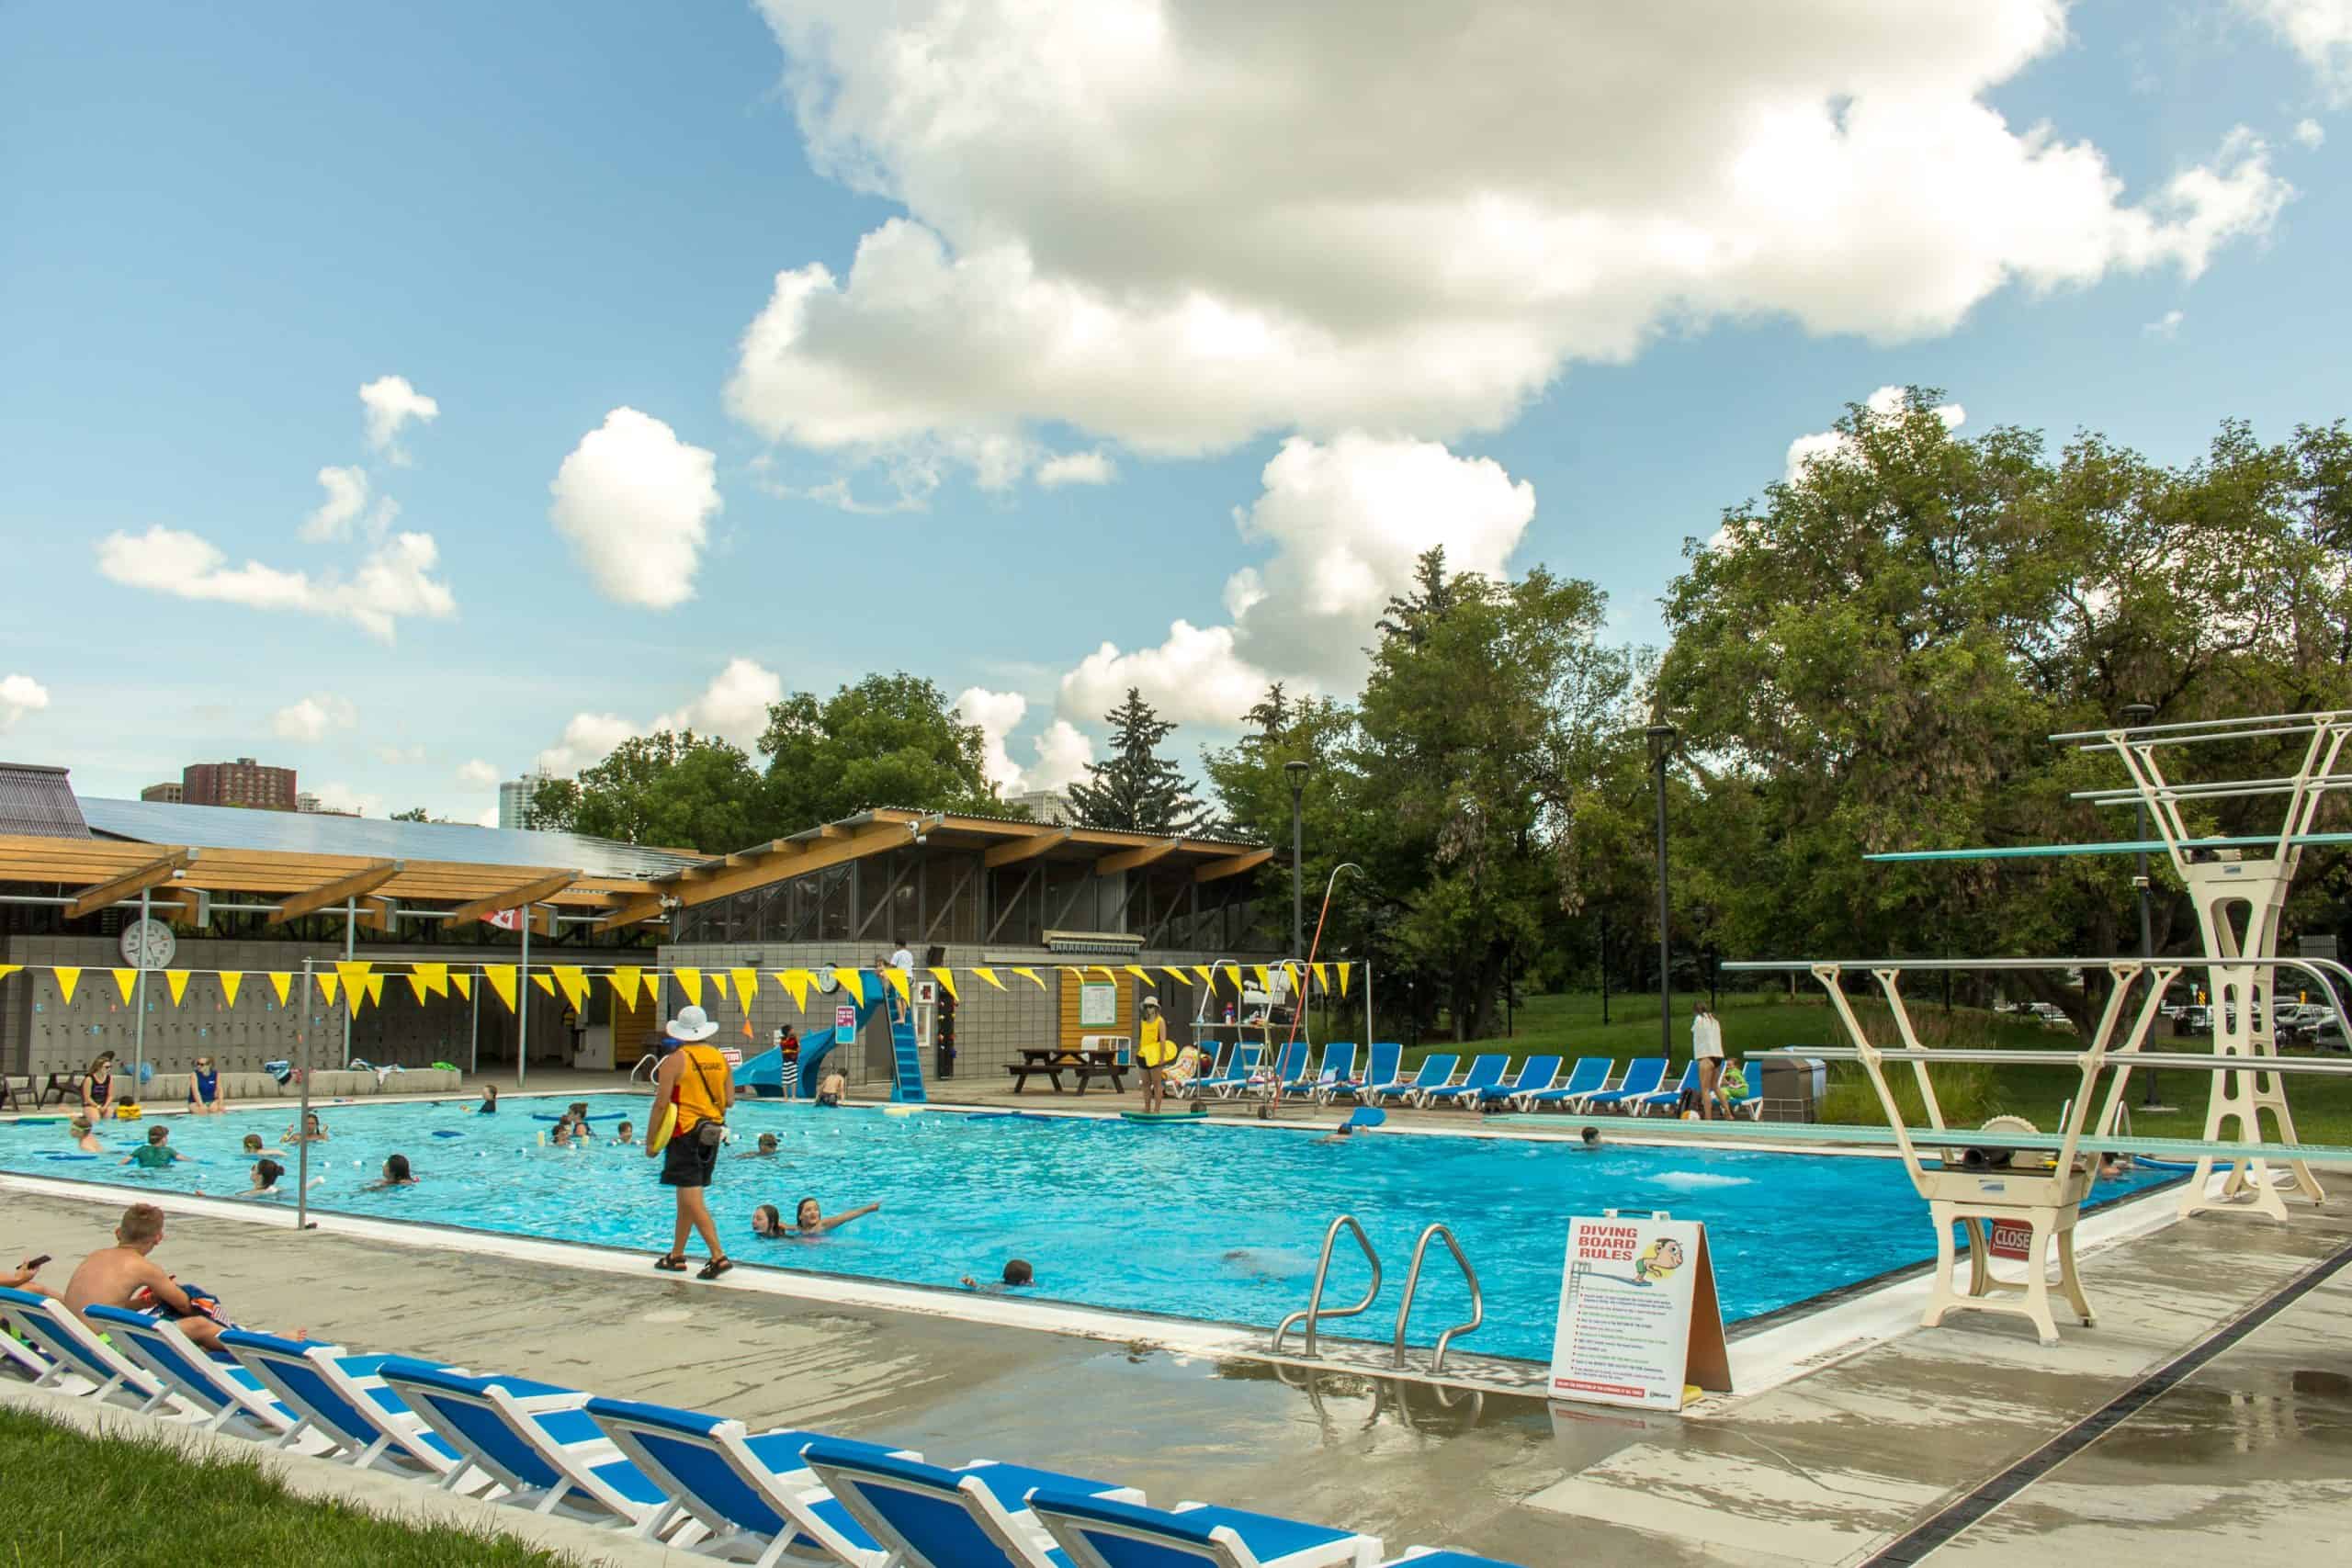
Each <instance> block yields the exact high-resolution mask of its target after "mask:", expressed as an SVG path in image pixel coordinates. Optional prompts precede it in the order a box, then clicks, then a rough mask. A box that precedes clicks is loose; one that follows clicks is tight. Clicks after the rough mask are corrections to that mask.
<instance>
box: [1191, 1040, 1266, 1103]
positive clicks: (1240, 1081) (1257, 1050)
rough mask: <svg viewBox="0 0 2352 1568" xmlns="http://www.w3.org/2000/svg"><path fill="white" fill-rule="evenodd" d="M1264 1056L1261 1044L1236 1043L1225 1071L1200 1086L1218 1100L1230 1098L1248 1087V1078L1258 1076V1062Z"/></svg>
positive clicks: (1264, 1050) (1264, 1051) (1263, 1048)
mask: <svg viewBox="0 0 2352 1568" xmlns="http://www.w3.org/2000/svg"><path fill="white" fill-rule="evenodd" d="M1265 1056H1266V1048H1265V1047H1264V1046H1263V1045H1236V1046H1235V1047H1234V1048H1233V1059H1232V1060H1231V1061H1229V1062H1227V1064H1226V1067H1225V1071H1224V1072H1222V1073H1220V1074H1218V1075H1217V1077H1216V1080H1215V1081H1214V1082H1211V1083H1205V1084H1203V1085H1202V1086H1201V1087H1202V1088H1203V1089H1207V1090H1209V1091H1210V1092H1211V1093H1213V1094H1215V1095H1216V1097H1217V1098H1218V1099H1220V1100H1231V1099H1232V1098H1233V1097H1234V1096H1235V1095H1237V1094H1239V1093H1240V1092H1241V1091H1242V1090H1243V1089H1248V1088H1249V1087H1250V1079H1251V1078H1254V1077H1257V1076H1258V1064H1259V1063H1260V1062H1261V1061H1263V1060H1265Z"/></svg>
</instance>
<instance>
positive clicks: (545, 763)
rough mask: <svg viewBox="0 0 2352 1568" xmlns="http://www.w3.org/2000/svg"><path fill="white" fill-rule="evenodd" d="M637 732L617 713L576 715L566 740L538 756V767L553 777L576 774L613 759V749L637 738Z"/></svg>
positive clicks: (564, 728) (569, 727) (632, 725)
mask: <svg viewBox="0 0 2352 1568" xmlns="http://www.w3.org/2000/svg"><path fill="white" fill-rule="evenodd" d="M638 732H639V731H638V728H637V726H635V725H634V724H631V723H630V722H629V721H628V720H627V719H625V718H623V717H622V716H620V715H618V714H616V713H576V714H573V715H572V716H571V722H570V723H569V724H566V725H565V726H564V727H563V737H562V739H560V740H558V741H557V742H556V743H555V744H554V745H552V746H550V747H548V749H547V750H544V751H542V752H540V753H539V758H538V761H539V766H540V767H542V768H545V769H546V770H547V771H548V773H578V772H579V771H580V770H581V769H582V768H593V767H594V766H595V765H596V764H597V763H599V762H601V761H604V760H605V758H606V757H608V756H610V755H612V750H613V748H614V747H616V746H617V745H619V744H620V743H621V742H622V741H624V740H626V739H628V738H629V737H630V736H632V735H635V734H637V733H638Z"/></svg>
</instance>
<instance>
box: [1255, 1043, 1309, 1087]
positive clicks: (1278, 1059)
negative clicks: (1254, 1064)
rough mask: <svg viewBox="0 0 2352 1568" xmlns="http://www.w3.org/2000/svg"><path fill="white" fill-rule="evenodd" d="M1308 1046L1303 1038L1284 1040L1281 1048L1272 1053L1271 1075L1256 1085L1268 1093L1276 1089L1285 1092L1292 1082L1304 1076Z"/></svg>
mask: <svg viewBox="0 0 2352 1568" xmlns="http://www.w3.org/2000/svg"><path fill="white" fill-rule="evenodd" d="M1308 1049H1309V1047H1308V1045H1307V1043H1306V1041H1304V1040H1287V1041H1284V1042H1283V1046H1282V1049H1281V1050H1280V1051H1278V1052H1276V1053H1275V1054H1274V1070H1273V1073H1272V1076H1271V1077H1268V1078H1267V1079H1266V1080H1265V1081H1264V1082H1263V1083H1261V1084H1260V1085H1258V1086H1257V1087H1258V1088H1261V1089H1264V1090H1265V1091H1266V1092H1267V1093H1268V1094H1270V1095H1271V1094H1272V1093H1273V1092H1274V1091H1275V1090H1276V1089H1282V1090H1283V1091H1285V1092H1287V1091H1288V1089H1289V1088H1290V1086H1291V1085H1292V1084H1294V1083H1296V1082H1298V1081H1300V1080H1301V1079H1303V1078H1304V1077H1306V1053H1307V1051H1308Z"/></svg>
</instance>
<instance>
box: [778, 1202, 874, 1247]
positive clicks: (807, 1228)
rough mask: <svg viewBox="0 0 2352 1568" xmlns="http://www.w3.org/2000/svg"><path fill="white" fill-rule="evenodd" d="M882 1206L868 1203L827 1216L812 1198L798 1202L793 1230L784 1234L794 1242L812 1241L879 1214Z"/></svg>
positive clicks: (794, 1214) (794, 1213)
mask: <svg viewBox="0 0 2352 1568" xmlns="http://www.w3.org/2000/svg"><path fill="white" fill-rule="evenodd" d="M881 1210H882V1205H881V1204H879V1203H868V1204H866V1205H865V1207H863V1208H858V1209H846V1210H843V1211H842V1213H838V1214H828V1213H825V1211H824V1208H823V1206H822V1205H821V1204H820V1203H819V1202H818V1201H817V1200H815V1199H814V1198H803V1199H802V1200H800V1207H799V1208H798V1209H797V1210H795V1211H794V1212H793V1220H792V1226H793V1228H792V1229H790V1230H788V1231H786V1232H785V1233H784V1234H785V1235H788V1236H791V1237H792V1238H793V1239H794V1240H796V1241H814V1240H816V1239H817V1238H818V1237H819V1236H820V1235H824V1234H825V1233H826V1232H827V1231H830V1230H839V1229H840V1228H841V1227H842V1226H843V1225H845V1224H849V1223H850V1221H852V1220H856V1219H863V1218H865V1216H866V1215H868V1214H874V1213H881Z"/></svg>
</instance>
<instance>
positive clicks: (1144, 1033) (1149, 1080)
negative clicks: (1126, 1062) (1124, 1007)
mask: <svg viewBox="0 0 2352 1568" xmlns="http://www.w3.org/2000/svg"><path fill="white" fill-rule="evenodd" d="M1175 1055H1176V1052H1175V1048H1174V1047H1173V1046H1171V1045H1170V1043H1169V1042H1168V1025H1167V1024H1165V1023H1163V1022H1162V1021H1160V1017H1159V998H1158V997H1146V998H1144V999H1143V1008H1142V1016H1141V1017H1139V1018H1138V1019H1137V1020H1136V1066H1138V1067H1141V1068H1142V1069H1143V1110H1144V1114H1145V1115H1147V1116H1152V1115H1157V1114H1158V1113H1159V1109H1160V1105H1161V1103H1162V1100H1163V1098H1164V1097H1165V1095H1166V1092H1167V1091H1166V1089H1165V1088H1164V1087H1163V1085H1162V1081H1161V1080H1162V1077H1163V1075H1165V1074H1166V1072H1167V1071H1168V1064H1169V1063H1170V1061H1172V1060H1173V1059H1174V1058H1175Z"/></svg>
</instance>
